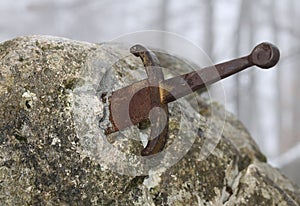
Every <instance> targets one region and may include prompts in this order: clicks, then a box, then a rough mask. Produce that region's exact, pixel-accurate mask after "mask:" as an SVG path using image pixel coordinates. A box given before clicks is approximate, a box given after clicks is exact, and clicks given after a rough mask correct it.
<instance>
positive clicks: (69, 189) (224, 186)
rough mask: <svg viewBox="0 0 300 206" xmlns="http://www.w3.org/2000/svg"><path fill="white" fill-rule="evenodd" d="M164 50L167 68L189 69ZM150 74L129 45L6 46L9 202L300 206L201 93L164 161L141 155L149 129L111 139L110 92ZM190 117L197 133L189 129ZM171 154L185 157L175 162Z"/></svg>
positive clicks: (0, 73) (176, 127)
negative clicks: (105, 130)
mask: <svg viewBox="0 0 300 206" xmlns="http://www.w3.org/2000/svg"><path fill="white" fill-rule="evenodd" d="M157 54H158V56H159V59H160V61H161V63H162V66H163V67H167V68H173V69H178V70H180V69H182V68H188V67H190V64H187V63H185V61H181V60H180V59H178V58H173V57H171V56H168V55H166V54H162V53H157ZM187 70H188V69H187ZM145 77H146V75H145V72H144V70H143V66H142V63H141V61H140V60H139V59H138V58H136V57H134V56H133V55H130V53H129V48H128V45H127V46H126V45H125V46H124V45H121V44H115V43H105V44H99V45H98V44H92V43H85V42H78V41H73V40H68V39H64V38H57V37H49V36H28V37H19V38H16V39H13V40H10V41H6V42H3V43H1V44H0V117H1V122H0V203H1V205H300V190H299V188H297V187H296V186H295V185H294V184H293V183H292V182H291V181H289V180H288V179H287V178H286V177H284V176H283V175H282V174H281V173H280V171H278V170H277V169H275V168H272V167H271V166H270V165H268V163H267V162H266V158H265V157H264V155H263V154H262V153H261V152H260V151H259V149H258V147H257V145H256V144H255V142H254V141H253V140H252V138H251V137H250V135H249V133H248V132H247V130H246V129H245V128H244V126H243V125H242V124H241V123H240V122H239V121H238V120H237V119H236V118H235V117H234V116H233V115H231V114H229V113H227V112H226V111H224V108H223V107H222V106H220V105H219V104H217V103H213V102H210V101H208V100H205V99H201V98H199V96H196V97H193V100H192V98H191V97H188V98H187V99H185V100H182V101H181V102H178V103H174V104H170V115H171V118H170V134H169V136H170V138H169V140H168V143H167V145H168V146H167V148H171V147H172V144H173V143H174V144H175V143H176V144H177V145H176V147H174V148H173V150H172V152H171V153H166V154H165V155H164V156H163V157H161V159H156V160H161V162H158V163H157V164H150V166H149V165H148V166H145V165H143V164H144V162H143V161H146V162H147V161H148V159H145V158H144V159H142V158H141V157H140V156H139V152H140V151H141V149H142V148H143V145H142V144H141V142H140V141H137V139H136V137H140V136H142V137H145V136H147V131H148V130H149V128H148V129H147V127H149V125H148V126H147V123H145V125H146V126H145V125H144V126H140V129H139V128H137V127H133V128H130V129H128V130H127V131H124V132H121V133H114V134H111V135H108V136H106V135H104V133H103V129H102V127H105V126H106V125H107V124H109V122H108V121H107V120H105V121H103V119H106V116H107V114H105V113H106V112H107V107H106V106H107V105H105V103H103V102H102V101H101V94H103V92H105V91H108V92H110V91H112V90H115V89H118V88H120V87H123V86H125V85H128V84H130V83H133V82H136V81H138V80H141V79H142V78H145ZM190 101H194V102H195V101H196V103H197V105H198V107H193V106H188V105H189V104H190ZM191 105H192V104H191ZM181 106H182V107H181ZM182 108H183V109H182ZM186 108H188V109H186ZM183 116H184V117H185V118H183V119H185V121H186V122H188V123H189V124H191V125H192V128H194V129H196V133H195V134H196V135H194V133H192V134H191V133H189V132H184V131H186V128H185V129H184V128H183V129H182V128H181V127H182V125H183V127H184V125H185V124H180V122H179V121H178V118H179V119H180V117H183ZM101 121H102V123H100V122H101ZM101 124H102V125H101ZM143 127H145V128H146V129H145V128H143ZM180 130H182V131H183V132H180ZM191 135H194V136H193V137H191ZM128 137H132V138H128ZM182 139H191V141H186V142H185V141H182ZM181 142H182V143H186V144H187V145H188V146H187V147H186V148H185V147H181V146H180V145H181V144H180V143H181ZM178 148H179V149H182V148H183V149H186V152H183V153H180V151H179V149H178ZM118 151H122V152H119V153H118ZM120 154H126V155H125V157H128V159H126V158H125V160H124V159H122V158H123V156H122V157H121V156H119V155H120ZM177 154H180V155H178V156H177ZM170 155H174V156H175V157H176V158H177V159H176V158H175V159H176V160H174V161H173V160H172V158H171V162H172V163H171V164H167V163H166V162H168V161H169V159H168V158H170ZM119 158H121V161H118V160H119ZM126 161H128V162H126ZM152 163H153V162H152ZM160 163H161V164H160ZM134 164H135V165H134ZM132 165H134V166H132Z"/></svg>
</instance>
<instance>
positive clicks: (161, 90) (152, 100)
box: [106, 43, 280, 155]
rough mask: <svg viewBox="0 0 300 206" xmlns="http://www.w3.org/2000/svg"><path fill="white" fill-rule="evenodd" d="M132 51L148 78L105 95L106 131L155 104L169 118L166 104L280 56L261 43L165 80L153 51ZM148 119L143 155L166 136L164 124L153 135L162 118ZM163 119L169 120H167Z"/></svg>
mask: <svg viewBox="0 0 300 206" xmlns="http://www.w3.org/2000/svg"><path fill="white" fill-rule="evenodd" d="M131 52H132V53H133V54H134V55H136V56H139V57H140V58H141V59H142V61H143V64H144V66H145V67H146V72H147V75H148V79H144V80H141V81H139V82H136V83H134V84H132V85H129V86H127V87H124V88H121V89H119V90H116V91H114V92H113V93H112V95H111V96H110V97H109V98H108V100H109V109H110V122H111V124H112V126H111V127H109V128H107V129H106V133H107V134H109V133H112V132H116V131H119V130H122V129H125V128H126V127H129V126H132V125H136V124H138V123H139V122H142V121H145V120H147V119H149V112H150V111H151V109H153V108H154V107H159V108H162V109H163V111H165V113H166V117H167V118H168V107H167V104H168V103H169V102H172V101H174V100H176V99H178V98H181V97H183V96H185V95H188V94H190V93H192V92H194V91H196V90H198V89H201V88H203V87H207V86H208V85H211V84H213V83H215V82H217V81H219V80H221V79H224V78H226V77H228V76H231V75H232V74H235V73H237V72H239V71H242V70H244V69H246V68H248V67H251V66H258V67H260V68H263V69H267V68H270V67H273V66H274V65H276V63H277V62H278V61H279V56H280V54H279V50H278V48H277V47H276V46H274V45H272V44H270V43H261V44H259V45H257V46H256V47H255V48H254V49H253V51H252V52H251V54H249V55H248V56H244V57H241V58H237V59H234V60H231V61H228V62H224V63H221V64H217V65H215V66H211V67H206V68H203V69H199V70H197V71H193V72H190V73H187V74H183V75H180V76H176V77H173V78H170V79H167V80H164V77H163V73H162V71H161V68H160V67H159V61H158V59H157V57H156V56H155V54H154V53H152V52H151V51H149V50H147V49H146V48H145V47H142V46H141V45H135V46H133V47H132V48H131ZM151 118H152V124H151V135H150V138H151V139H150V141H149V142H148V144H147V146H146V148H145V149H144V150H143V151H142V155H152V154H156V153H158V152H159V151H161V150H162V149H163V147H164V144H165V142H166V139H167V135H168V134H167V133H168V131H167V125H166V127H164V128H163V129H162V132H161V134H159V135H157V134H156V135H154V133H156V132H155V130H156V129H157V128H159V124H160V123H161V121H162V119H161V116H160V115H159V114H155V115H153V117H150V119H151ZM165 120H166V121H168V119H165ZM152 131H154V132H152Z"/></svg>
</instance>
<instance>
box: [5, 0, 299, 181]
mask: <svg viewBox="0 0 300 206" xmlns="http://www.w3.org/2000/svg"><path fill="white" fill-rule="evenodd" d="M299 11H300V1H298V0H286V1H280V0H252V1H250V0H227V1H225V0H185V1H174V0H151V1H147V0H127V1H123V0H101V1H99V0H43V1H39V0H26V1H18V2H16V1H11V0H0V41H1V42H2V41H5V40H8V39H11V38H14V37H17V36H23V35H29V34H46V35H55V36H62V37H67V38H71V39H76V40H82V41H88V42H104V41H109V40H111V39H113V38H116V37H118V36H119V35H123V34H125V33H128V32H135V31H140V30H149V29H151V30H152V29H153V30H164V31H169V32H175V33H177V34H179V35H182V36H183V37H185V38H187V39H188V40H190V41H192V42H193V43H194V44H196V45H198V46H199V47H200V48H202V49H203V50H204V51H205V52H206V53H207V54H208V55H209V56H210V58H211V59H212V61H213V62H215V63H217V62H221V61H225V60H229V59H231V58H235V57H238V56H241V55H245V54H247V53H248V52H250V51H251V49H252V48H253V47H254V46H255V45H256V44H257V43H260V42H262V41H269V42H273V43H274V44H276V45H278V47H279V48H280V50H281V60H280V62H279V64H278V65H277V66H276V67H277V68H275V69H271V70H268V71H263V70H259V69H250V70H246V71H244V72H241V73H239V74H238V75H235V76H232V77H230V78H228V79H226V80H224V81H223V85H224V88H225V92H226V99H227V100H226V101H227V103H226V108H227V109H228V110H229V111H231V112H233V113H235V114H236V115H237V116H238V117H239V118H240V119H241V120H242V122H243V123H244V124H245V125H246V127H247V128H248V130H249V131H250V133H251V134H252V136H253V137H254V139H255V140H256V142H257V143H258V144H259V146H260V148H261V150H262V151H263V152H264V153H265V154H266V155H267V157H268V159H269V162H270V163H271V164H272V165H274V166H276V167H279V168H281V169H282V170H283V171H284V172H285V174H286V175H287V176H289V177H290V178H291V179H293V180H294V181H295V182H297V183H298V184H299V185H300V172H299V171H300V124H299V122H300V68H299V64H300V41H299V39H300V27H299V24H298V23H299V19H300V12H299Z"/></svg>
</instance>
